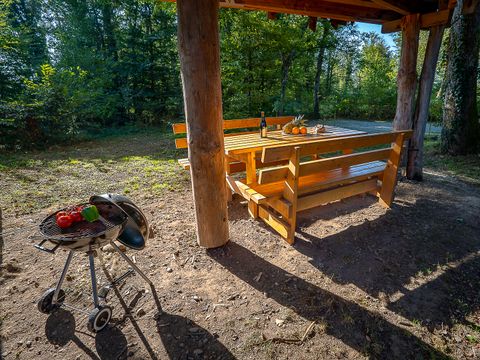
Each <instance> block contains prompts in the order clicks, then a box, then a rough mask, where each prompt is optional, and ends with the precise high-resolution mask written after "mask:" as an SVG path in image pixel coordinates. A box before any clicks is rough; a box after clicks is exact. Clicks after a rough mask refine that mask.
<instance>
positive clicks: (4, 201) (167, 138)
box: [0, 129, 189, 216]
mask: <svg viewBox="0 0 480 360" xmlns="http://www.w3.org/2000/svg"><path fill="white" fill-rule="evenodd" d="M185 156H186V151H184V150H177V149H175V145H174V140H173V135H171V134H170V133H164V132H162V131H160V130H158V129H149V130H138V131H135V132H132V131H127V132H126V133H123V134H122V133H117V132H115V133H113V134H110V135H108V136H106V137H105V138H101V139H94V140H89V141H85V142H81V143H78V144H73V145H71V146H61V147H60V146H59V147H52V148H50V149H48V150H45V151H32V152H23V153H10V154H2V155H0V188H1V189H2V196H1V197H0V207H1V208H2V209H3V210H4V216H12V215H22V214H28V213H33V212H35V211H38V210H40V209H43V208H46V207H61V206H64V205H67V204H71V203H75V202H81V201H86V200H88V198H89V196H90V195H92V194H95V193H105V192H116V193H123V194H129V196H131V197H132V198H146V199H151V198H153V197H158V196H159V195H160V196H161V195H162V194H164V193H165V192H169V191H184V190H185V189H186V188H188V186H189V174H188V172H186V171H185V170H183V169H182V168H181V167H180V166H179V165H178V164H177V161H176V160H177V159H178V158H181V157H185Z"/></svg>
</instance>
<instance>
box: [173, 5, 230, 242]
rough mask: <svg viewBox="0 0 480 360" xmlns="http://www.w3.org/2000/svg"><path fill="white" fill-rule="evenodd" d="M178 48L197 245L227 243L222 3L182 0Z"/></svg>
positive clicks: (179, 15) (179, 16) (179, 13)
mask: <svg viewBox="0 0 480 360" xmlns="http://www.w3.org/2000/svg"><path fill="white" fill-rule="evenodd" d="M177 13H178V47H179V53H180V65H181V75H182V85H183V97H184V103H185V118H186V122H187V134H188V158H189V160H190V173H191V178H192V189H193V198H194V201H195V216H196V221H197V241H198V244H199V245H201V246H204V247H207V248H215V247H218V246H222V245H224V244H226V243H227V242H228V220H227V193H226V191H225V167H224V146H223V116H222V91H221V82H220V42H219V33H218V0H195V1H192V0H178V1H177Z"/></svg>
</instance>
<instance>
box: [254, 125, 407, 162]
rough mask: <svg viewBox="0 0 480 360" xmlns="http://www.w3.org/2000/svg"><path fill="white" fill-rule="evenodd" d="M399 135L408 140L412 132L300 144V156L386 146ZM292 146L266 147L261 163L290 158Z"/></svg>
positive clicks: (394, 132) (368, 135) (358, 136)
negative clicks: (402, 134) (403, 135)
mask: <svg viewBox="0 0 480 360" xmlns="http://www.w3.org/2000/svg"><path fill="white" fill-rule="evenodd" d="M399 133H404V134H405V138H410V136H411V134H412V131H411V130H405V131H400V132H398V131H397V132H396V131H393V132H388V133H379V134H366V135H357V136H350V137H344V138H337V139H323V140H316V141H309V142H305V143H303V144H302V146H301V150H300V156H308V155H311V154H322V153H328V152H334V151H339V150H342V149H349V148H352V149H356V148H361V147H368V146H376V145H381V144H386V143H389V142H392V141H394V140H395V139H396V137H397V135H398V134H399ZM294 146H295V144H286V145H281V146H272V147H266V148H264V149H263V153H262V162H263V163H268V162H271V161H281V160H286V159H288V158H289V157H290V154H291V152H292V149H293V147H294Z"/></svg>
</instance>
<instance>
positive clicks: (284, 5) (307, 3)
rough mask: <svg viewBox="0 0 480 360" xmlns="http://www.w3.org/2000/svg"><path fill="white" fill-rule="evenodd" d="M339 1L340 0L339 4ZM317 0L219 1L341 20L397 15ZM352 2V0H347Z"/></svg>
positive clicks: (379, 19)
mask: <svg viewBox="0 0 480 360" xmlns="http://www.w3.org/2000/svg"><path fill="white" fill-rule="evenodd" d="M339 2H342V3H341V4H339ZM339 2H337V1H335V2H334V1H318V0H282V1H279V0H235V1H234V2H232V1H231V0H230V1H220V6H221V7H227V8H230V7H233V8H242V9H246V10H263V11H267V12H268V11H271V12H278V13H287V14H298V15H307V16H314V17H320V18H329V19H335V20H343V21H363V22H369V23H374V24H381V23H383V22H385V21H390V20H395V19H397V18H398V17H399V15H398V14H397V13H396V12H394V11H392V10H385V9H380V8H378V6H377V7H375V8H373V7H367V6H366V5H365V6H360V5H352V4H345V3H343V2H346V1H345V0H343V1H342V0H340V1H339ZM349 2H353V1H349ZM356 3H361V4H373V3H372V2H367V1H356Z"/></svg>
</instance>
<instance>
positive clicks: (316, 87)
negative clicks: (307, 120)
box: [313, 24, 330, 119]
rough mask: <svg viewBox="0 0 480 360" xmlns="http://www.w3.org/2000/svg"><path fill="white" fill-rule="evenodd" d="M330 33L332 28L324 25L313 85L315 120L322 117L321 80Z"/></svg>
mask: <svg viewBox="0 0 480 360" xmlns="http://www.w3.org/2000/svg"><path fill="white" fill-rule="evenodd" d="M329 32H330V28H329V27H328V25H325V24H323V34H322V37H321V38H320V41H319V42H318V55H317V71H316V72H315V82H314V85H313V117H314V118H315V119H318V118H319V117H320V114H319V105H320V101H319V100H320V99H319V96H320V78H321V75H322V66H323V58H324V56H325V43H326V40H327V36H328V34H329Z"/></svg>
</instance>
